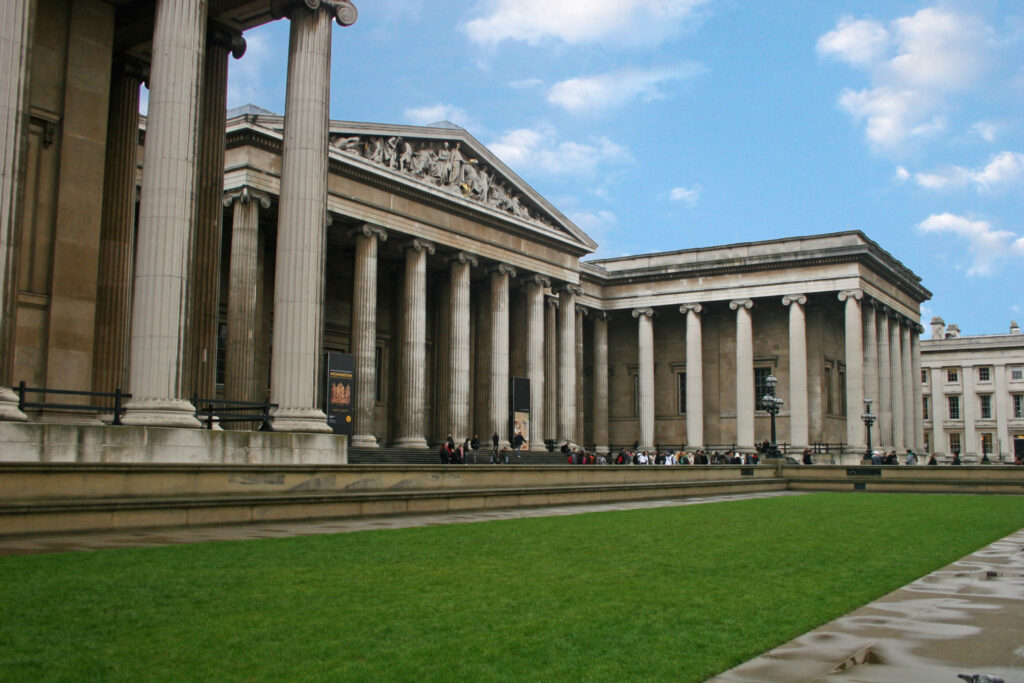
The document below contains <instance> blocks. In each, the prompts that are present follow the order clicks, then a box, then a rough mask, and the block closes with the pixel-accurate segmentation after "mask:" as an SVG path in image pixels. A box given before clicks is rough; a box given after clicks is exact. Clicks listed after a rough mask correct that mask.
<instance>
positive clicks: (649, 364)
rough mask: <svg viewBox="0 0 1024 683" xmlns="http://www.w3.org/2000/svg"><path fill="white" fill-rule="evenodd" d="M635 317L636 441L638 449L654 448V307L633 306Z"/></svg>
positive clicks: (647, 449)
mask: <svg viewBox="0 0 1024 683" xmlns="http://www.w3.org/2000/svg"><path fill="white" fill-rule="evenodd" d="M633 317H634V318H636V319H637V364H638V370H637V374H638V377H639V380H638V385H639V387H638V390H637V411H636V412H637V441H639V442H640V450H642V451H649V450H653V449H654V309H653V308H634V309H633Z"/></svg>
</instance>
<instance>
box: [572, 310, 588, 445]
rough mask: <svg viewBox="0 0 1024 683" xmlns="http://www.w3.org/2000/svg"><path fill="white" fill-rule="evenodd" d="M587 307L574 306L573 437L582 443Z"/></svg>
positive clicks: (584, 439) (583, 436)
mask: <svg viewBox="0 0 1024 683" xmlns="http://www.w3.org/2000/svg"><path fill="white" fill-rule="evenodd" d="M586 314H587V309H586V308H584V307H583V306H579V305H577V306H576V352H575V353H574V354H573V356H574V357H575V358H576V436H575V438H574V439H573V440H574V441H576V442H578V443H581V444H582V443H584V442H585V441H586V437H585V435H584V433H583V431H584V422H583V406H584V404H585V403H586V401H585V400H584V398H583V317H584V316H585V315H586Z"/></svg>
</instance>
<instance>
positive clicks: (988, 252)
mask: <svg viewBox="0 0 1024 683" xmlns="http://www.w3.org/2000/svg"><path fill="white" fill-rule="evenodd" d="M917 227H918V229H919V230H920V231H921V232H925V233H948V234H952V235H956V236H957V237H960V238H961V239H963V240H966V241H967V248H968V250H969V251H970V252H971V256H972V261H971V266H970V268H968V270H967V274H968V275H991V274H992V273H994V272H996V271H997V270H998V269H999V268H1001V267H1002V266H1003V265H1005V264H1006V263H1009V262H1010V261H1011V260H1015V258H1019V257H1020V256H1024V237H1018V236H1017V235H1015V234H1014V233H1012V232H1010V231H1009V230H996V229H994V228H993V227H992V224H991V223H989V222H988V221H983V220H972V219H970V218H965V217H964V216H957V215H956V214H951V213H942V214H933V215H931V216H929V217H928V218H927V219H925V220H924V221H922V222H921V223H919V224H918V226H917Z"/></svg>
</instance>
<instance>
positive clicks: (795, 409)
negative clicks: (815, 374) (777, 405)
mask: <svg viewBox="0 0 1024 683" xmlns="http://www.w3.org/2000/svg"><path fill="white" fill-rule="evenodd" d="M806 303H807V297H806V296H804V295H803V294H789V295H787V296H784V297H782V305H783V306H788V307H789V442H790V444H791V445H792V446H793V447H794V448H796V449H803V448H806V447H807V444H808V443H809V441H810V439H809V437H808V433H809V431H810V415H809V413H808V401H807V318H806V315H805V313H804V305H805V304H806ZM756 398H757V397H755V400H756Z"/></svg>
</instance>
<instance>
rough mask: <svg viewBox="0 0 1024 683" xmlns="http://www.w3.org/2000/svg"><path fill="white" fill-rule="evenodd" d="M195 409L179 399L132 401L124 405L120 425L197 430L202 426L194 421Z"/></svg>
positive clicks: (197, 421) (141, 399)
mask: <svg viewBox="0 0 1024 683" xmlns="http://www.w3.org/2000/svg"><path fill="white" fill-rule="evenodd" d="M195 413H196V409H195V406H193V405H192V404H191V403H189V402H188V401H186V400H185V399H180V398H140V399H132V400H130V401H128V402H127V403H126V404H125V405H124V417H122V418H121V424H123V425H126V426H131V427H182V428H186V429H199V428H201V427H202V426H203V424H202V423H201V422H200V421H199V420H197V419H196V415H195Z"/></svg>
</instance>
